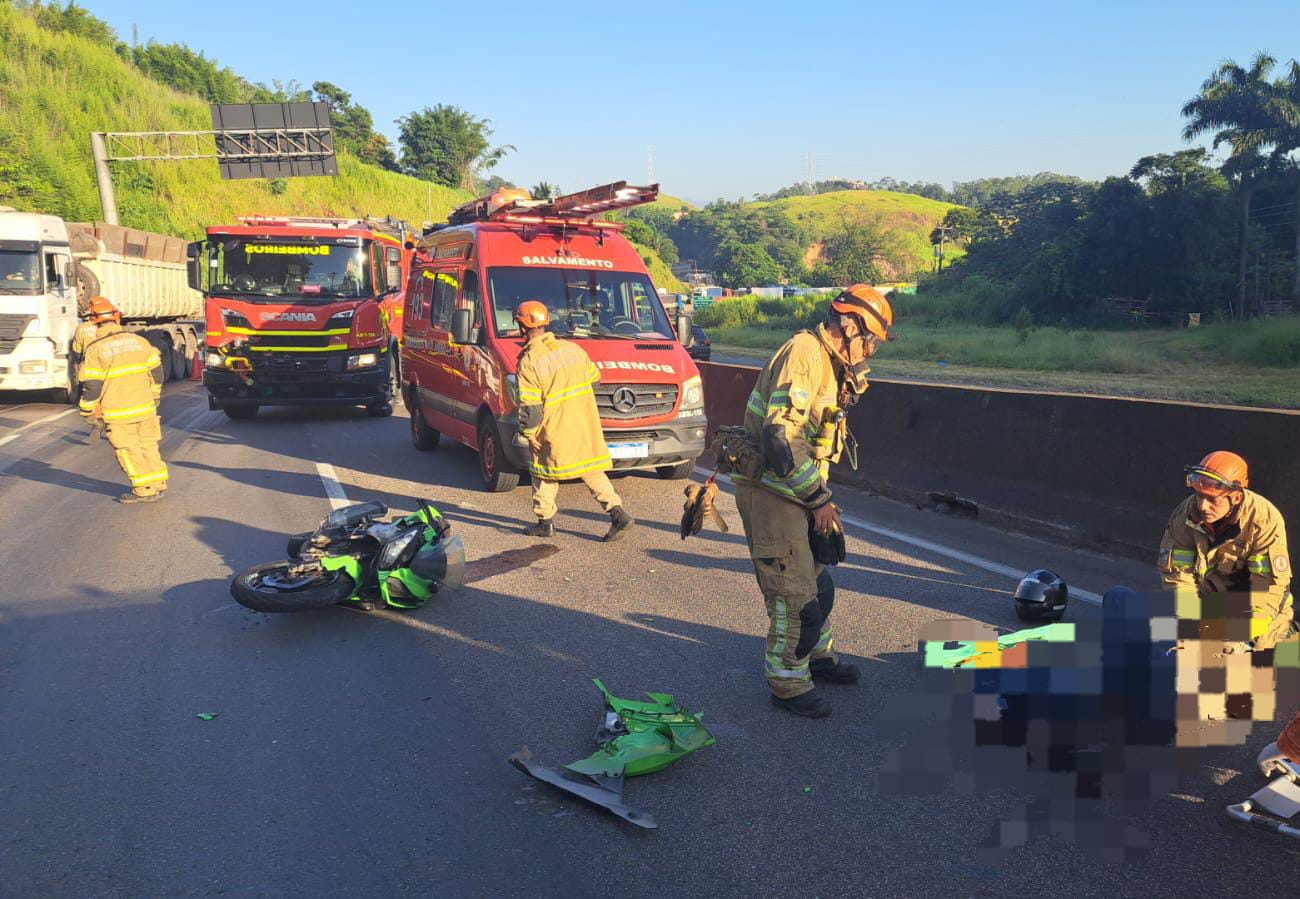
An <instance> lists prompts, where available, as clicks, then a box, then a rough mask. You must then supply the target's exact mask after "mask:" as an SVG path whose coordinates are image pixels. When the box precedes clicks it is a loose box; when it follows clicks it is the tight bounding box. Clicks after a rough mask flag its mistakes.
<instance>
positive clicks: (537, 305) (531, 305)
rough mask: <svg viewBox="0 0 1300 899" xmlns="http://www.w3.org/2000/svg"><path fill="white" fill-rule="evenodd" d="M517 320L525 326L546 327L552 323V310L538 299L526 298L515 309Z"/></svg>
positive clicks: (521, 325)
mask: <svg viewBox="0 0 1300 899" xmlns="http://www.w3.org/2000/svg"><path fill="white" fill-rule="evenodd" d="M515 321H517V322H519V325H520V327H523V328H545V327H546V326H547V325H549V324H550V323H551V310H550V309H547V308H546V304H545V303H542V302H539V301H538V300H524V301H523V302H522V303H520V304H519V308H518V309H516V310H515Z"/></svg>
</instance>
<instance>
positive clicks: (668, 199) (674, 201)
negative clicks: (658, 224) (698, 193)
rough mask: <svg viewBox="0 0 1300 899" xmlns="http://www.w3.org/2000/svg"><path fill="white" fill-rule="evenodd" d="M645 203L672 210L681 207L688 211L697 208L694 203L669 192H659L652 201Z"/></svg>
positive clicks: (677, 209) (675, 210)
mask: <svg viewBox="0 0 1300 899" xmlns="http://www.w3.org/2000/svg"><path fill="white" fill-rule="evenodd" d="M646 205H647V206H650V207H656V206H658V207H662V208H664V209H669V210H672V211H673V212H677V211H679V210H681V209H682V208H685V209H686V210H687V211H688V212H692V211H694V210H695V209H696V208H698V207H696V205H695V204H694V203H691V202H688V201H686V200H683V199H681V198H679V197H674V196H672V195H670V194H660V195H659V197H658V198H657V199H656V200H655V201H654V202H653V203H647V204H646Z"/></svg>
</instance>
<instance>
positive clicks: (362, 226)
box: [235, 215, 411, 240]
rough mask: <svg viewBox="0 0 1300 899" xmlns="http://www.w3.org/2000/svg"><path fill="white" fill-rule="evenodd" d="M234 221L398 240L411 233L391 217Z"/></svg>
mask: <svg viewBox="0 0 1300 899" xmlns="http://www.w3.org/2000/svg"><path fill="white" fill-rule="evenodd" d="M235 221H237V222H239V223H240V224H241V225H247V226H250V227H258V226H261V227H264V228H338V229H339V230H344V229H348V230H354V231H355V230H370V231H379V232H380V233H383V234H388V235H390V236H392V237H396V238H398V239H399V240H402V239H405V237H406V235H407V234H409V233H410V232H411V227H410V226H409V225H407V224H406V223H405V222H402V221H399V220H397V219H395V218H393V217H392V216H388V217H386V218H382V219H375V218H364V219H334V218H324V217H320V218H312V217H309V216H294V215H237V216H235Z"/></svg>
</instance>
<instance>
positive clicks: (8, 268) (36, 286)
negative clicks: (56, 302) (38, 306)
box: [0, 250, 44, 296]
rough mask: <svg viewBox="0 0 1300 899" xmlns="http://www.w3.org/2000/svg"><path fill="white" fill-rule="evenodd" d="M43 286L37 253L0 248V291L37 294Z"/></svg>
mask: <svg viewBox="0 0 1300 899" xmlns="http://www.w3.org/2000/svg"><path fill="white" fill-rule="evenodd" d="M43 288H44V284H43V282H42V281H41V257H40V255H39V254H37V253H28V252H25V251H19V252H15V251H13V250H0V293H8V294H15V293H16V294H21V295H23V296H39V295H40V293H41V291H42V289H43Z"/></svg>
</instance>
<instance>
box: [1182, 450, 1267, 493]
mask: <svg viewBox="0 0 1300 899" xmlns="http://www.w3.org/2000/svg"><path fill="white" fill-rule="evenodd" d="M1183 471H1184V472H1186V474H1187V486H1188V487H1191V488H1192V489H1193V490H1195V491H1196V492H1197V493H1201V494H1204V495H1205V496H1226V495H1227V494H1229V493H1234V492H1236V491H1238V490H1242V489H1244V488H1245V487H1248V486H1250V477H1249V472H1248V471H1247V469H1246V460H1245V459H1243V458H1241V456H1238V455H1237V454H1236V453H1230V452H1228V451H1227V450H1215V451H1214V452H1212V453H1210V454H1209V455H1208V456H1206V457H1205V458H1204V459H1202V460H1201V462H1200V464H1199V465H1188V466H1187V467H1186V468H1184V469H1183Z"/></svg>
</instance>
